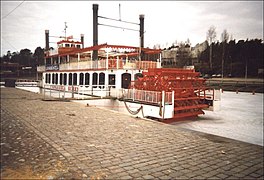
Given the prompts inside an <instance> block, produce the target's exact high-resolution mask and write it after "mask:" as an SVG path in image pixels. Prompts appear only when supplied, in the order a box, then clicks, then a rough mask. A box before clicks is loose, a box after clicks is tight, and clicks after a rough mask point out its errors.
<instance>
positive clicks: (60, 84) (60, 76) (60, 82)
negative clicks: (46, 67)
mask: <svg viewBox="0 0 264 180" xmlns="http://www.w3.org/2000/svg"><path fill="white" fill-rule="evenodd" d="M62 76H63V74H62V73H60V85H62Z"/></svg>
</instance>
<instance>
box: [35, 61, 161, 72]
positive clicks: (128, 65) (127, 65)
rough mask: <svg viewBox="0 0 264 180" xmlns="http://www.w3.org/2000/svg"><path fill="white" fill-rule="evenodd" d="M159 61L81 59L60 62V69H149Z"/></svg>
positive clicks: (42, 69) (40, 68)
mask: <svg viewBox="0 0 264 180" xmlns="http://www.w3.org/2000/svg"><path fill="white" fill-rule="evenodd" d="M156 67H158V63H157V62H154V61H124V60H122V59H119V60H117V59H109V60H108V65H107V63H106V60H98V61H79V62H70V63H62V64H59V70H82V69H142V70H144V69H148V68H156ZM45 70H46V67H45V65H43V66H38V67H37V71H38V72H43V71H45Z"/></svg>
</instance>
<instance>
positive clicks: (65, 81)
mask: <svg viewBox="0 0 264 180" xmlns="http://www.w3.org/2000/svg"><path fill="white" fill-rule="evenodd" d="M63 84H64V85H67V73H64V76H63Z"/></svg>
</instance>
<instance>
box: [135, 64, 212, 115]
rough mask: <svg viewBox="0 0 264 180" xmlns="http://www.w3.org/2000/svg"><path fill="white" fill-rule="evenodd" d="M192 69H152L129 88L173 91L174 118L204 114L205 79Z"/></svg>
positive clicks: (205, 105) (205, 106)
mask: <svg viewBox="0 0 264 180" xmlns="http://www.w3.org/2000/svg"><path fill="white" fill-rule="evenodd" d="M199 75H200V73H199V72H195V70H194V69H177V68H153V69H148V71H147V72H143V77H139V78H138V79H137V80H136V81H133V82H132V83H131V87H130V88H135V89H139V90H148V91H159V92H161V91H165V92H172V91H174V118H173V119H179V118H183V117H192V116H198V115H199V114H204V112H203V110H202V109H203V108H207V107H208V105H207V104H204V100H205V98H206V97H205V90H206V86H205V81H206V80H205V79H203V78H200V77H199Z"/></svg>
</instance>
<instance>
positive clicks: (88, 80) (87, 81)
mask: <svg viewBox="0 0 264 180" xmlns="http://www.w3.org/2000/svg"><path fill="white" fill-rule="evenodd" d="M85 85H90V74H89V73H85Z"/></svg>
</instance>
